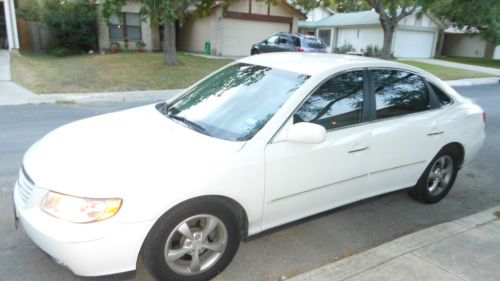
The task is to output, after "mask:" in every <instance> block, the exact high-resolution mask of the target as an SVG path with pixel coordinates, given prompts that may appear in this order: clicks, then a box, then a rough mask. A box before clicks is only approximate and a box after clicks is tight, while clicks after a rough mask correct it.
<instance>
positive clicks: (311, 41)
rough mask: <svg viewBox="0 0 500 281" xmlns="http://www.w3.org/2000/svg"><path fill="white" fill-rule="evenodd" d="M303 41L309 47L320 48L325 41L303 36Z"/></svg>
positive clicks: (323, 46)
mask: <svg viewBox="0 0 500 281" xmlns="http://www.w3.org/2000/svg"><path fill="white" fill-rule="evenodd" d="M304 41H305V43H306V46H307V47H309V48H315V49H322V48H325V47H326V45H325V43H323V41H321V40H320V39H317V38H305V40H304Z"/></svg>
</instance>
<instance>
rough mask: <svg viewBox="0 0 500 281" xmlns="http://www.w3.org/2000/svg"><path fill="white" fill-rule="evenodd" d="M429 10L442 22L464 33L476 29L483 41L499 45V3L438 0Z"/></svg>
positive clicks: (494, 1)
mask: <svg viewBox="0 0 500 281" xmlns="http://www.w3.org/2000/svg"><path fill="white" fill-rule="evenodd" d="M430 9H431V10H432V12H433V13H434V14H436V15H437V16H438V17H440V18H441V19H442V20H445V21H448V22H451V23H453V24H455V25H457V26H458V27H459V28H465V29H466V31H473V30H474V29H476V28H477V29H478V30H479V31H480V32H481V36H482V37H483V38H484V39H485V40H487V41H489V42H491V43H492V44H493V45H500V1H498V0H476V1H467V0H440V1H436V2H434V3H433V4H432V6H431V7H430Z"/></svg>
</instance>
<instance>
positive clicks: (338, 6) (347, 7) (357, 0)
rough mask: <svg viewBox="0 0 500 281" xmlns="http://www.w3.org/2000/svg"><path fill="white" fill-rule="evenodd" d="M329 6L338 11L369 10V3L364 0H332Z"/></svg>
mask: <svg viewBox="0 0 500 281" xmlns="http://www.w3.org/2000/svg"><path fill="white" fill-rule="evenodd" d="M330 8H332V9H334V10H335V11H337V12H339V13H349V12H358V11H366V10H370V5H368V3H367V1H364V0H334V1H332V2H331V4H330Z"/></svg>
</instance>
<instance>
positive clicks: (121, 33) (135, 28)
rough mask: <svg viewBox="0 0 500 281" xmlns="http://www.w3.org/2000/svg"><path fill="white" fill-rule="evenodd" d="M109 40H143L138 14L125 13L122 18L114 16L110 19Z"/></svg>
mask: <svg viewBox="0 0 500 281" xmlns="http://www.w3.org/2000/svg"><path fill="white" fill-rule="evenodd" d="M109 21H110V23H111V24H110V26H109V38H110V39H111V40H124V39H125V38H128V40H130V41H139V40H142V34H141V18H140V16H139V14H138V13H123V14H122V15H121V17H119V16H116V15H113V16H111V17H110V19H109Z"/></svg>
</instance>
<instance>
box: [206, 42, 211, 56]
mask: <svg viewBox="0 0 500 281" xmlns="http://www.w3.org/2000/svg"><path fill="white" fill-rule="evenodd" d="M211 53H212V45H211V44H210V41H207V42H205V55H207V56H209V55H210V54H211Z"/></svg>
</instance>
